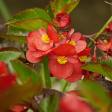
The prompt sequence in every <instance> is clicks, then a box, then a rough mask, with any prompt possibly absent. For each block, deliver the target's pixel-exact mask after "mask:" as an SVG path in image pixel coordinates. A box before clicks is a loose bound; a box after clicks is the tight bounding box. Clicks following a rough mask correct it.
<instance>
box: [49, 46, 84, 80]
mask: <svg viewBox="0 0 112 112" xmlns="http://www.w3.org/2000/svg"><path fill="white" fill-rule="evenodd" d="M74 54H75V49H74V47H73V46H72V45H70V44H62V45H60V46H59V47H58V48H56V49H54V51H53V54H52V55H51V56H50V57H49V69H50V72H51V74H52V75H53V76H54V77H57V78H58V79H65V80H67V81H69V82H74V81H76V80H79V79H81V77H82V71H81V63H80V62H79V60H78V59H76V58H75V57H73V55H74Z"/></svg>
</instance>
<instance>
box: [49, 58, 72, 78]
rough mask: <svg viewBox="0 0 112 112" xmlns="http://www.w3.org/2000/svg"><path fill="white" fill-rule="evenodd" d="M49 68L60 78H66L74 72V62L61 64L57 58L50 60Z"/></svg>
mask: <svg viewBox="0 0 112 112" xmlns="http://www.w3.org/2000/svg"><path fill="white" fill-rule="evenodd" d="M49 69H50V72H51V74H52V75H53V76H54V77H57V78H58V79H64V78H67V77H68V76H70V75H71V74H72V72H73V69H74V68H73V64H71V63H66V64H59V63H58V62H57V61H56V59H50V60H49Z"/></svg>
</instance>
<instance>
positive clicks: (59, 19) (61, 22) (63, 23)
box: [56, 12, 71, 28]
mask: <svg viewBox="0 0 112 112" xmlns="http://www.w3.org/2000/svg"><path fill="white" fill-rule="evenodd" d="M70 22H71V19H70V15H68V14H67V13H65V12H61V13H59V14H57V15H56V23H57V24H58V26H59V27H61V28H65V27H68V26H69V25H70Z"/></svg>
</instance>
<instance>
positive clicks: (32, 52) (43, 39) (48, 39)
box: [26, 24, 58, 63]
mask: <svg viewBox="0 0 112 112" xmlns="http://www.w3.org/2000/svg"><path fill="white" fill-rule="evenodd" d="M57 41H58V34H57V32H56V30H55V29H54V27H53V26H52V25H51V24H49V25H48V29H47V30H46V29H44V28H43V29H39V30H38V31H33V32H30V33H29V35H28V37H27V46H28V51H27V53H26V58H27V60H28V61H29V62H31V63H37V62H39V61H41V59H42V57H43V56H44V55H47V54H48V53H49V52H50V50H51V49H52V48H53V45H54V43H56V42H57Z"/></svg>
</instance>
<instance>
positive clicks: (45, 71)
mask: <svg viewBox="0 0 112 112" xmlns="http://www.w3.org/2000/svg"><path fill="white" fill-rule="evenodd" d="M40 74H41V76H42V81H43V85H44V87H47V88H50V87H51V79H50V72H49V68H48V58H47V57H45V58H44V60H43V63H41V64H40Z"/></svg>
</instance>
